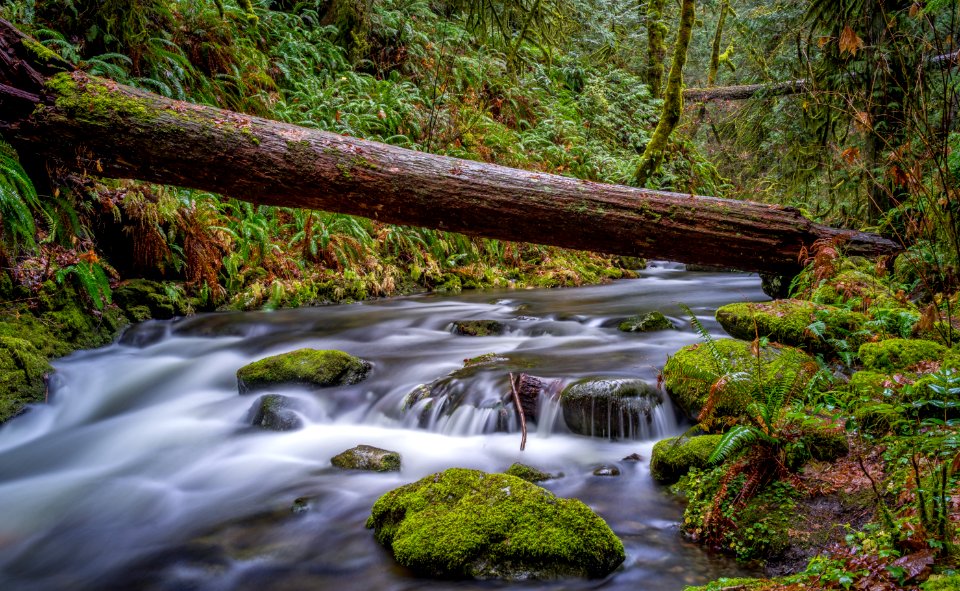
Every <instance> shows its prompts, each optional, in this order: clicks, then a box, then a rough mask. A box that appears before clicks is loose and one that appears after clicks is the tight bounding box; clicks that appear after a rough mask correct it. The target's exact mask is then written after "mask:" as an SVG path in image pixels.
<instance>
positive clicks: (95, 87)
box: [46, 72, 158, 125]
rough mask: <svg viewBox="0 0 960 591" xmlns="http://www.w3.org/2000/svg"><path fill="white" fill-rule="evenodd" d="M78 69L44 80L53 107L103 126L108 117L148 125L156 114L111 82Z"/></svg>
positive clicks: (79, 119)
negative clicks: (80, 71)
mask: <svg viewBox="0 0 960 591" xmlns="http://www.w3.org/2000/svg"><path fill="white" fill-rule="evenodd" d="M108 84H112V83H107V82H105V81H104V80H101V79H99V78H94V77H91V76H87V75H85V74H82V73H77V72H70V73H68V72H63V73H60V74H57V75H55V76H52V77H50V78H49V79H48V80H47V84H46V86H47V90H49V91H50V92H51V93H52V94H53V96H54V97H55V101H56V106H57V108H58V109H60V110H61V111H62V112H63V113H64V114H66V115H67V116H68V117H70V118H72V119H75V120H77V121H81V122H92V123H94V124H97V125H103V124H104V123H105V122H106V121H107V120H113V119H115V118H116V119H124V120H126V121H127V122H137V123H141V124H151V123H154V122H155V121H156V119H157V118H158V113H157V112H155V111H151V110H149V109H148V108H147V106H146V105H145V104H144V102H143V101H141V100H139V99H136V98H134V97H132V96H130V95H127V94H125V93H124V92H122V91H121V90H119V89H118V88H116V85H115V84H113V85H111V86H108Z"/></svg>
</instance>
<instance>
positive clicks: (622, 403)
mask: <svg viewBox="0 0 960 591" xmlns="http://www.w3.org/2000/svg"><path fill="white" fill-rule="evenodd" d="M662 402H663V398H662V396H661V394H660V392H658V391H657V389H656V388H655V387H653V386H651V385H650V384H648V383H646V382H644V381H643V380H633V379H587V380H581V381H579V382H575V383H573V384H570V385H569V386H567V387H566V388H564V390H563V392H562V393H561V394H560V406H561V407H562V409H563V419H564V421H565V422H566V424H567V427H569V428H570V430H571V431H573V432H574V433H579V434H581V435H591V436H594V437H610V438H623V437H634V436H637V435H639V434H640V433H641V425H643V426H646V425H647V424H649V423H650V422H651V421H652V414H653V409H654V408H656V407H657V406H658V405H659V404H661V403H662Z"/></svg>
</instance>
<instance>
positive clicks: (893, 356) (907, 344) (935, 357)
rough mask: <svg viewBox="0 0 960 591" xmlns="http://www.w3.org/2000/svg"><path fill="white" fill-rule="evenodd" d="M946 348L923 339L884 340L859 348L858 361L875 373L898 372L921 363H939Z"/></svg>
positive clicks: (944, 354)
mask: <svg viewBox="0 0 960 591" xmlns="http://www.w3.org/2000/svg"><path fill="white" fill-rule="evenodd" d="M946 354H947V348H946V347H944V346H943V345H941V344H940V343H935V342H933V341H927V340H923V339H885V340H882V341H878V342H876V343H864V344H863V345H861V346H860V360H861V361H862V362H863V365H864V367H866V368H867V369H870V370H875V371H884V372H889V371H898V370H905V369H907V368H909V367H912V366H914V365H916V364H918V363H920V362H921V361H941V360H943V358H944V357H945V356H946Z"/></svg>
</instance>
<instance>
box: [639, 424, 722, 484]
mask: <svg viewBox="0 0 960 591" xmlns="http://www.w3.org/2000/svg"><path fill="white" fill-rule="evenodd" d="M722 437H723V436H722V435H698V436H696V437H670V438H668V439H663V440H661V441H658V442H657V444H656V445H654V446H653V454H652V455H651V456H650V475H651V476H653V479H654V480H656V481H657V482H660V483H663V484H673V483H674V482H676V481H677V480H679V479H680V477H681V476H683V475H684V474H686V473H687V472H689V471H690V468H706V467H707V460H708V459H709V458H710V455H711V454H712V453H713V450H715V449H716V448H717V444H718V443H720V439H721V438H722Z"/></svg>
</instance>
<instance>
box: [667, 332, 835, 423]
mask: <svg viewBox="0 0 960 591" xmlns="http://www.w3.org/2000/svg"><path fill="white" fill-rule="evenodd" d="M712 351H714V352H715V353H716V354H717V355H718V356H720V357H721V358H723V359H726V361H727V363H728V364H729V366H730V368H731V369H732V371H734V372H746V373H747V376H748V377H747V378H745V380H742V381H739V382H737V384H735V385H734V386H728V387H726V388H721V389H718V391H717V393H715V397H716V399H715V400H714V404H713V408H714V415H715V416H717V417H726V416H729V417H736V416H740V415H741V414H742V413H743V411H744V410H745V409H746V406H747V404H749V403H750V401H751V400H750V398H749V395H748V394H747V392H748V391H750V390H758V389H760V390H762V389H765V388H769V387H772V386H774V385H776V384H778V383H780V382H782V381H784V380H785V381H788V382H796V383H802V382H804V381H805V380H808V379H809V378H811V377H813V375H814V374H816V372H817V371H818V366H817V362H816V361H815V360H814V359H813V358H812V357H810V356H809V355H807V354H806V353H804V352H803V351H800V350H799V349H795V348H793V347H785V346H773V345H771V346H767V347H762V348H761V349H760V352H759V353H760V354H759V359H758V357H757V355H755V354H754V352H753V350H752V344H751V343H748V342H746V341H738V340H734V339H716V340H714V341H713V342H712V343H697V344H695V345H689V346H687V347H684V348H682V349H680V350H679V351H677V352H676V354H674V355H673V356H672V357H670V358H669V359H668V360H667V364H666V365H665V366H664V368H663V383H664V385H665V386H666V388H667V391H668V392H669V393H670V395H671V396H672V397H673V401H674V402H675V403H676V404H677V406H678V407H679V408H680V409H681V410H682V411H683V412H684V413H685V414H686V415H687V416H688V417H690V418H691V419H694V420H695V419H696V417H697V416H698V415H699V414H700V410H701V409H702V408H703V406H704V404H706V402H707V398H708V397H709V395H710V390H711V388H713V386H714V384H715V383H716V382H717V380H718V379H720V377H721V375H720V373H719V372H718V368H717V367H716V366H717V362H716V360H715V359H714V354H713V352H712ZM758 362H759V382H760V383H759V384H758V383H757V381H758V373H757V372H758V368H757V366H758Z"/></svg>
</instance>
